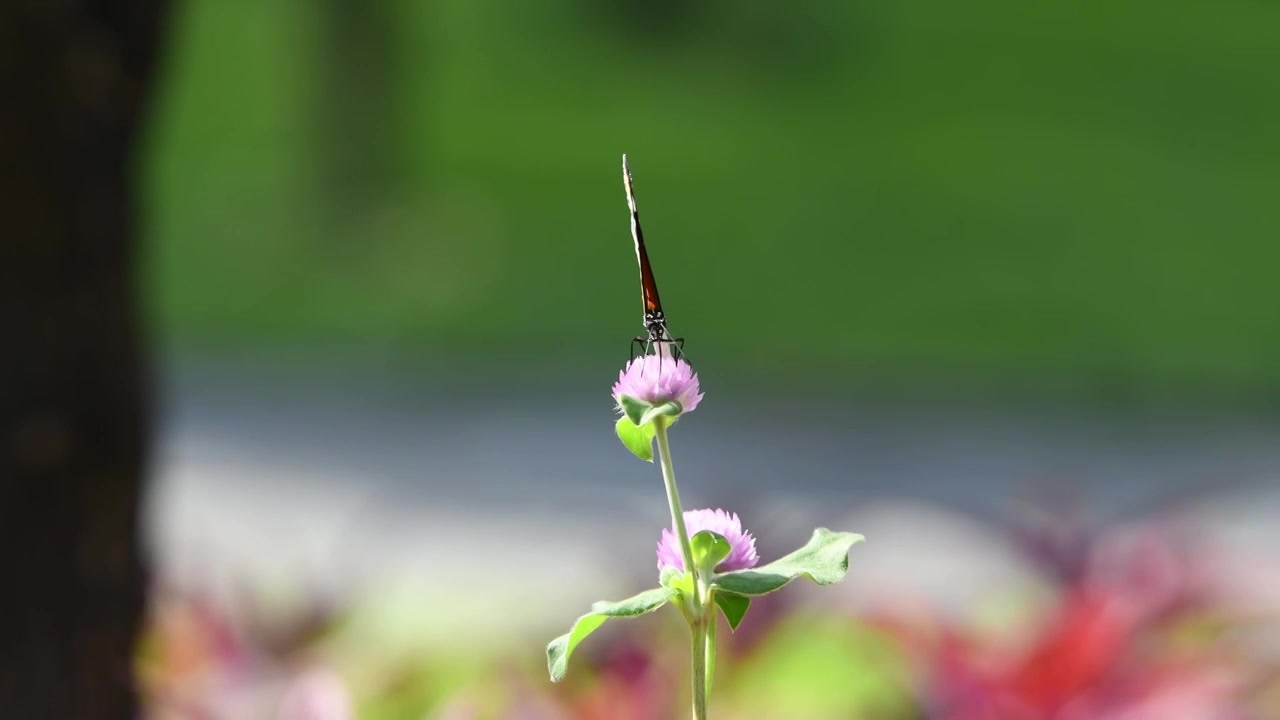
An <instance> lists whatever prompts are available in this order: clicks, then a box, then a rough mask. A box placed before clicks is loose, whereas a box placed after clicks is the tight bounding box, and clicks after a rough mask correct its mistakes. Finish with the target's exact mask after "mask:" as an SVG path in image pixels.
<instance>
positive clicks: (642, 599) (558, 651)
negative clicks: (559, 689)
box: [547, 587, 676, 682]
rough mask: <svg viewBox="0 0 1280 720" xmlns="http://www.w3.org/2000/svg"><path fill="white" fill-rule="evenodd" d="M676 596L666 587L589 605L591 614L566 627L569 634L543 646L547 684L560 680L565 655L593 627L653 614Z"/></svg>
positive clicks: (567, 660) (565, 658) (588, 633)
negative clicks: (614, 618)
mask: <svg viewBox="0 0 1280 720" xmlns="http://www.w3.org/2000/svg"><path fill="white" fill-rule="evenodd" d="M675 595H676V592H675V591H674V590H672V589H670V588H664V587H660V588H654V589H652V590H645V591H644V592H642V593H640V594H639V595H635V596H633V597H629V598H627V599H626V600H619V601H618V602H609V601H606V600H601V601H600V602H597V603H595V604H593V605H592V606H591V612H589V613H587V614H586V615H583V616H582V617H580V618H578V619H577V620H576V621H574V623H573V627H571V628H569V632H567V633H565V634H564V635H561V636H560V637H558V638H556V639H555V640H552V641H551V642H549V643H547V670H548V671H549V672H550V673H551V682H560V681H561V680H562V679H564V673H565V670H566V669H567V668H568V666H569V656H570V655H572V654H573V650H574V648H576V647H578V643H580V642H582V641H583V640H584V639H585V638H586V637H587V636H588V635H590V634H591V633H593V632H595V630H596V628H598V627H600V626H601V625H603V624H604V621H605V620H608V619H609V618H611V617H635V616H636V615H644V614H645V613H649V612H653V611H654V610H657V609H658V608H660V607H662V606H663V605H666V604H667V601H668V600H670V599H671V598H672V597H674V596H675Z"/></svg>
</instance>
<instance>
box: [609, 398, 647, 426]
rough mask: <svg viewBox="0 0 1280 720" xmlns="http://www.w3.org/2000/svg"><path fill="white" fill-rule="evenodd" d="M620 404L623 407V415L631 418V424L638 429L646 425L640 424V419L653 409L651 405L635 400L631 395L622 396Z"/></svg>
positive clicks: (619, 400)
mask: <svg viewBox="0 0 1280 720" xmlns="http://www.w3.org/2000/svg"><path fill="white" fill-rule="evenodd" d="M618 404H619V405H621V406H622V413H623V414H624V415H626V416H627V417H628V418H630V420H631V422H632V423H633V424H634V425H635V426H636V427H641V426H643V425H644V423H642V422H640V418H641V417H642V416H643V415H644V413H645V411H646V410H648V409H649V408H651V407H653V406H652V405H650V404H649V403H647V402H645V401H643V400H639V399H636V398H633V397H631V396H630V395H623V396H621V397H620V398H619V399H618Z"/></svg>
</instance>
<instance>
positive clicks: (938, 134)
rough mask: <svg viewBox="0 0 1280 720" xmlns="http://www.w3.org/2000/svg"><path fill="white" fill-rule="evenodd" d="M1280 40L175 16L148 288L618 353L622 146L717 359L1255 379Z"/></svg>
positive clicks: (301, 10) (1253, 8)
mask: <svg viewBox="0 0 1280 720" xmlns="http://www.w3.org/2000/svg"><path fill="white" fill-rule="evenodd" d="M1277 37H1280V5H1277V4H1275V3H1267V2H1258V1H1257V0H1215V1H1214V2H1208V1H1200V0H1188V1H1187V2H1182V3H1178V4H1177V6H1176V8H1173V7H1170V6H1168V5H1167V4H1164V3H1152V2H1139V3H1096V2H1090V3H1065V4H1064V3H1049V2H1031V3H1028V2H1013V1H1011V0H988V1H987V2H983V3H980V4H978V5H974V4H972V3H968V4H956V3H946V2H930V3H899V2H888V1H885V0H857V1H854V2H830V1H828V0H798V2H795V3H790V4H787V5H772V4H763V3H757V4H751V3H748V4H742V3H733V2H729V0H705V1H703V2H697V3H685V2H677V1H676V0H644V1H641V0H608V1H605V2H601V1H592V0H543V1H542V2H537V3H500V2H492V1H486V0H438V1H437V2H429V3H426V2H407V1H403V0H394V1H392V0H388V1H386V2H377V3H370V2H347V1H343V0H326V1H325V2H304V1H302V0H294V1H289V0H275V1H272V2H264V1H262V0H222V1H221V2H187V3H182V4H181V5H180V6H179V8H178V12H177V13H176V14H175V17H174V24H173V28H172V33H171V36H170V45H171V51H170V57H169V64H168V67H167V72H166V77H165V82H164V83H163V88H162V90H163V92H162V95H161V99H160V101H159V104H158V106H157V107H156V112H155V121H154V124H153V132H152V136H151V142H150V147H149V152H148V154H147V160H146V162H145V164H144V168H143V178H144V181H145V183H146V186H147V193H148V197H149V199H150V200H149V204H148V208H147V234H148V237H149V253H148V277H149V283H150V287H149V289H148V292H149V294H150V296H151V298H152V299H153V301H154V303H153V308H154V313H155V316H156V317H155V320H156V322H157V324H158V326H159V328H160V329H161V331H162V334H163V335H164V337H165V339H166V340H167V341H168V342H169V343H171V345H172V346H173V347H176V348H180V349H181V348H204V349H209V348H227V347H237V346H241V345H254V346H261V347H273V348H285V349H289V348H294V349H297V348H312V349H314V348H326V347H334V346H358V347H361V348H376V349H380V350H386V351H390V352H395V353H406V354H409V355H414V356H421V357H432V358H436V359H445V360H460V361H463V362H472V361H475V362H484V361H486V360H496V359H501V358H504V357H508V356H509V355H510V354H511V353H513V352H527V353H529V354H530V355H531V356H532V355H541V356H545V357H546V358H547V362H553V361H554V360H556V359H560V358H570V357H572V358H578V359H579V360H581V361H583V362H586V361H591V360H594V359H601V360H605V359H607V360H610V361H612V360H613V359H614V358H616V357H617V356H619V354H620V353H621V352H623V351H622V350H621V348H622V347H623V346H624V345H625V338H627V337H629V336H630V334H633V333H634V332H637V331H638V330H639V329H640V323H639V315H640V311H639V307H638V306H639V298H638V295H639V293H638V291H637V288H636V282H635V260H634V255H633V253H632V250H631V247H630V239H629V237H628V235H627V229H626V227H627V223H626V216H625V209H624V208H625V205H624V201H623V194H622V188H621V183H620V178H619V174H620V170H619V159H620V158H619V156H620V155H621V154H622V153H623V152H627V153H629V154H630V156H631V158H632V162H633V166H634V169H635V173H636V181H637V187H638V197H639V201H640V205H641V208H642V211H643V214H644V219H645V223H646V230H647V234H648V237H649V244H650V246H651V247H650V252H651V255H652V258H653V260H654V263H655V266H656V271H657V274H658V279H659V283H660V285H661V288H662V291H663V298H664V301H665V304H666V305H667V310H668V313H669V315H671V316H672V318H673V326H674V329H675V330H676V331H677V333H678V334H683V335H685V336H686V337H688V338H689V348H690V350H691V351H692V352H694V353H695V354H696V355H695V357H698V358H699V359H701V360H702V361H703V362H704V363H712V364H720V365H731V366H732V367H731V368H726V371H730V372H738V373H744V374H755V375H758V374H773V373H785V372H788V371H793V370H795V369H797V368H801V367H804V368H806V369H808V370H817V371H818V372H819V374H820V375H839V374H843V373H847V372H849V371H856V372H863V373H867V374H868V375H869V376H873V377H882V378H917V377H919V376H920V375H921V374H924V375H933V376H942V377H946V378H952V379H960V380H968V381H973V382H984V381H989V380H995V379H1000V380H1003V381H1009V380H1016V379H1018V378H1028V377H1029V378H1036V379H1042V380H1043V379H1048V380H1064V381H1067V382H1071V383H1083V384H1085V385H1091V384H1097V385H1100V386H1102V387H1106V388H1111V389H1115V388H1117V387H1121V388H1126V389H1129V390H1131V391H1137V392H1149V391H1159V390H1161V389H1162V388H1168V387H1174V386H1177V387H1184V388H1185V387H1192V386H1195V387H1206V388H1210V389H1212V390H1213V391H1214V392H1217V391H1224V390H1225V391H1231V392H1233V393H1238V394H1239V395H1240V396H1241V397H1250V396H1253V397H1256V396H1259V395H1265V394H1266V393H1267V392H1268V391H1269V389H1270V388H1272V387H1274V386H1275V384H1276V383H1277V382H1278V381H1280V333H1276V332H1274V328H1275V327H1277V325H1278V324H1280V303H1277V302H1275V299H1274V298H1275V290H1274V280H1273V275H1274V269H1275V267H1276V266H1277V264H1280V243H1277V242H1276V238H1277V237H1280V220H1278V219H1277V213H1276V212H1275V210H1276V202H1277V200H1276V199H1277V198H1278V197H1280V162H1277V160H1278V159H1280V133H1277V132H1275V131H1274V123H1275V117H1276V113H1277V110H1280V81H1277V78H1276V73H1275V68H1276V67H1278V66H1280V43H1277V42H1276V38H1277ZM602 338H612V339H613V340H612V341H608V342H605V341H602ZM764 339H768V340H770V342H761V340H764Z"/></svg>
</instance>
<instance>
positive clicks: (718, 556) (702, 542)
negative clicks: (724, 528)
mask: <svg viewBox="0 0 1280 720" xmlns="http://www.w3.org/2000/svg"><path fill="white" fill-rule="evenodd" d="M689 549H690V550H692V551H693V565H694V567H696V568H698V572H699V573H702V572H704V571H705V572H710V571H712V570H715V567H716V566H717V565H719V564H720V563H721V562H723V561H724V559H725V558H727V557H729V553H731V552H733V546H732V545H730V544H729V541H728V540H726V539H725V537H724V536H723V535H720V534H718V533H714V532H711V531H710V530H702V531H700V532H698V533H696V534H694V536H693V537H691V538H689Z"/></svg>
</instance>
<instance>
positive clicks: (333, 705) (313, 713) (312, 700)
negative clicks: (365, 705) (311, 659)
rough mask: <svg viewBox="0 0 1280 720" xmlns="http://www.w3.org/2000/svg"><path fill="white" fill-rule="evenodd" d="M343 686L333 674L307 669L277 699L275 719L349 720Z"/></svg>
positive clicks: (350, 713)
mask: <svg viewBox="0 0 1280 720" xmlns="http://www.w3.org/2000/svg"><path fill="white" fill-rule="evenodd" d="M354 717H355V711H354V709H353V708H352V706H351V695H350V693H349V692H348V691H347V685H346V683H344V682H343V681H342V678H341V677H339V676H338V674H337V673H335V672H333V671H332V670H328V669H326V668H311V669H309V670H305V671H303V672H302V673H300V674H298V675H296V676H294V677H293V678H292V679H291V680H290V681H289V683H288V684H287V685H286V686H285V691H284V697H283V698H281V700H280V712H279V715H278V718H279V720H352V718H354Z"/></svg>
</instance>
